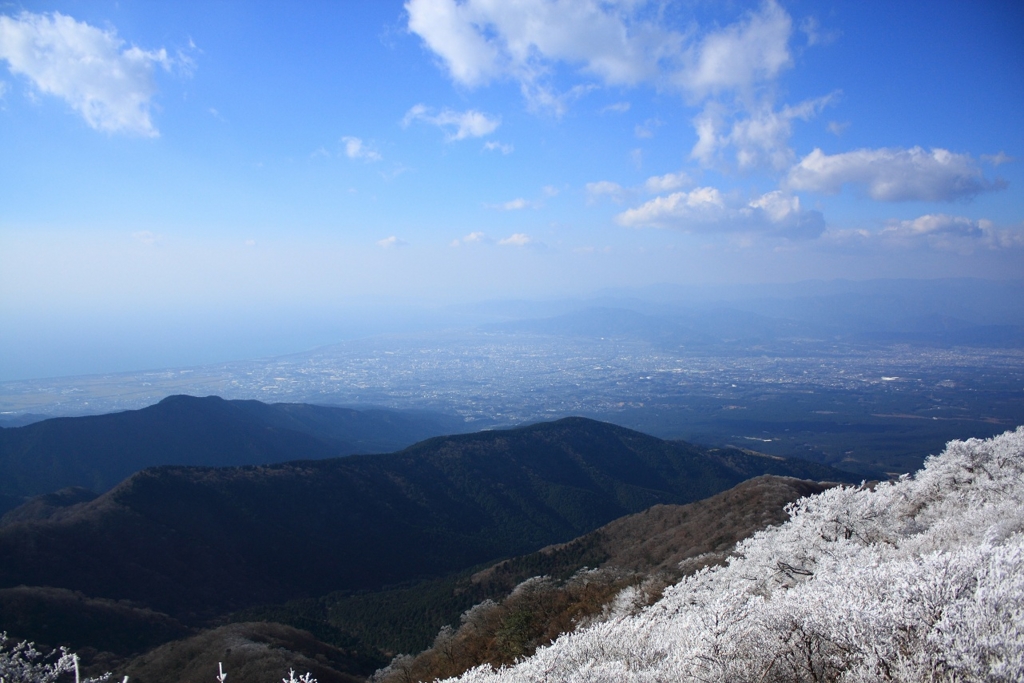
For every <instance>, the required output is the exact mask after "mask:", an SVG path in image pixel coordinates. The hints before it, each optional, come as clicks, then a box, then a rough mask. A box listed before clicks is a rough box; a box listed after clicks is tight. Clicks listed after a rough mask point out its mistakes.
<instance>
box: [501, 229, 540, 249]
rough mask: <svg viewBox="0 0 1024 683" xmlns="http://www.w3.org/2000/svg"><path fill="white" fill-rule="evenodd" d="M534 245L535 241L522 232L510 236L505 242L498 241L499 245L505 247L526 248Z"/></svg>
mask: <svg viewBox="0 0 1024 683" xmlns="http://www.w3.org/2000/svg"><path fill="white" fill-rule="evenodd" d="M533 243H534V242H533V239H531V238H530V237H529V236H528V235H526V234H524V233H521V232H517V233H515V234H513V235H509V236H508V237H506V238H505V239H503V240H498V244H499V245H500V246H503V247H525V246H527V245H529V244H533Z"/></svg>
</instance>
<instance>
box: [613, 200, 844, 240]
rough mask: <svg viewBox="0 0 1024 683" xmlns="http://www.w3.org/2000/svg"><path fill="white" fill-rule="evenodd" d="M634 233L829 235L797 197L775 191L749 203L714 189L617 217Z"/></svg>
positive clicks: (821, 221)
mask: <svg viewBox="0 0 1024 683" xmlns="http://www.w3.org/2000/svg"><path fill="white" fill-rule="evenodd" d="M615 220H616V221H617V222H618V223H619V225H623V226H625V227H631V228H640V227H655V228H675V229H678V230H683V231H685V232H727V231H732V232H762V233H768V234H772V235H775V236H779V237H787V238H793V239H803V238H813V237H817V236H819V235H820V234H821V233H822V231H824V229H825V221H824V219H823V218H822V216H821V214H820V213H818V212H817V211H804V210H803V209H802V208H801V207H800V199H799V198H798V197H795V196H792V195H788V194H786V193H784V192H782V191H781V190H775V191H773V192H768V193H767V194H764V195H761V196H760V197H757V198H755V199H753V200H751V201H748V202H746V203H743V202H740V201H737V200H735V199H734V198H732V197H727V196H726V195H723V194H722V193H721V192H720V191H719V190H718V189H717V188H714V187H698V188H695V189H693V190H691V191H689V192H674V193H672V194H670V195H668V196H662V197H655V198H654V199H652V200H650V201H648V202H645V203H644V204H642V205H640V206H638V207H636V208H633V209H627V210H626V211H623V212H622V213H620V214H619V215H617V216H616V217H615Z"/></svg>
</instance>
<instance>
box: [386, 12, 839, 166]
mask: <svg viewBox="0 0 1024 683" xmlns="http://www.w3.org/2000/svg"><path fill="white" fill-rule="evenodd" d="M405 8H406V11H407V13H408V26H409V30H410V31H411V32H412V33H415V34H416V35H418V36H419V37H420V38H421V39H422V40H423V43H424V45H425V46H426V47H427V48H428V49H429V50H430V51H431V52H432V53H433V54H434V55H436V56H437V57H438V59H439V61H440V64H441V65H442V67H443V68H444V69H445V70H446V71H447V72H448V75H449V76H450V77H451V79H452V80H453V81H454V82H456V83H458V84H460V85H463V86H467V87H476V86H481V85H484V84H487V83H490V82H492V81H495V80H498V79H508V80H512V81H514V82H517V83H518V84H519V86H520V90H521V92H522V94H523V96H524V97H525V99H526V101H527V103H528V105H529V106H530V107H531V108H534V109H545V110H550V111H553V112H555V113H556V114H561V113H562V112H563V111H564V110H565V108H566V106H567V103H568V102H569V101H571V100H572V99H574V98H576V97H579V96H580V95H581V94H583V93H585V92H587V91H589V90H590V89H592V88H594V87H597V86H598V85H602V86H611V87H622V86H627V87H628V86H637V85H640V84H650V85H654V86H655V87H658V88H663V89H666V90H674V91H676V92H679V93H682V94H683V95H684V96H685V97H686V99H687V100H688V101H689V102H690V103H691V104H694V105H699V104H701V103H704V104H705V105H709V106H710V108H709V109H706V110H705V112H704V114H702V116H700V117H698V118H697V119H696V120H695V121H694V125H695V127H696V128H697V131H698V133H699V136H700V138H699V141H698V143H697V146H696V147H694V150H693V154H692V156H693V158H695V159H698V160H700V161H702V162H704V163H707V164H711V163H712V162H713V161H715V160H716V154H717V153H718V152H719V151H720V150H721V149H722V148H724V147H727V146H730V145H734V146H736V147H737V149H738V154H737V158H738V163H739V164H740V166H741V167H743V168H749V167H753V166H757V165H762V164H767V165H770V166H772V167H774V168H777V169H781V168H784V167H786V166H788V165H790V164H791V163H792V161H793V159H792V156H793V155H792V152H791V151H790V150H789V149H788V147H787V141H788V139H789V136H790V133H791V124H792V121H793V120H795V119H806V118H807V117H809V116H810V115H813V113H815V111H816V109H815V107H814V106H811V105H806V106H805V105H798V106H797V107H794V108H782V109H778V108H777V107H776V106H775V103H774V92H773V88H772V87H770V86H771V85H772V84H773V83H774V82H775V81H776V80H777V79H778V77H779V75H780V74H781V73H782V72H783V71H785V70H786V69H788V68H790V67H792V65H793V58H792V55H791V52H790V47H789V44H790V41H791V38H792V36H793V33H794V27H793V21H792V19H791V17H790V16H789V14H788V13H787V12H786V11H785V9H783V8H782V7H781V6H780V5H779V4H778V3H777V2H775V0H765V1H764V2H762V3H761V4H760V6H758V7H757V8H755V9H753V10H750V11H747V12H745V13H744V14H743V15H742V16H740V17H738V18H737V19H736V20H735V21H734V22H732V23H728V24H725V25H724V26H723V25H718V24H715V25H711V26H706V27H702V26H698V25H695V24H691V25H688V26H686V27H685V28H678V27H675V26H673V25H671V24H670V19H669V18H667V17H670V16H671V14H670V13H667V12H664V11H662V9H663V8H661V6H660V4H659V3H654V2H650V1H648V0H622V1H618V2H601V1H599V0H518V1H516V2H496V1H495V0H462V1H458V0H408V1H407V2H406V5H405ZM804 28H805V33H807V35H808V37H809V38H808V39H809V41H810V40H811V36H812V35H813V36H818V35H820V34H819V32H818V31H817V29H816V25H815V24H813V22H811V23H806V22H805V26H804ZM811 29H813V31H812V32H808V31H810V30H811ZM812 42H817V38H815V39H814V41H812ZM566 74H568V77H567V78H566ZM573 80H575V81H576V82H575V84H574V85H571V86H568V85H567V84H566V83H567V82H572V81H573ZM628 109H629V103H628V102H618V103H615V104H612V105H608V106H606V107H604V108H603V109H602V110H601V111H602V112H610V111H611V112H624V111H628ZM733 119H735V122H733ZM653 132H654V129H653V127H652V126H650V125H647V124H644V125H641V126H638V127H637V128H636V134H637V135H638V136H639V137H642V138H643V137H650V136H651V135H652V134H653Z"/></svg>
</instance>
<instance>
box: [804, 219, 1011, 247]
mask: <svg viewBox="0 0 1024 683" xmlns="http://www.w3.org/2000/svg"><path fill="white" fill-rule="evenodd" d="M823 237H824V239H825V240H826V241H828V242H831V243H833V244H836V245H838V246H841V247H843V248H849V247H850V246H853V245H860V246H864V247H874V248H888V249H922V248H926V249H934V250H937V251H948V252H954V253H958V254H965V255H966V254H971V253H973V252H975V251H977V250H979V249H986V250H990V251H995V250H1001V249H1024V225H1022V226H1019V227H1018V228H1016V229H999V228H997V227H995V225H994V224H993V222H992V221H990V220H986V219H984V218H981V219H973V218H967V217H965V216H950V215H947V214H926V215H924V216H919V217H918V218H913V219H909V220H891V221H888V223H886V226H885V227H884V228H883V229H882V230H880V231H878V232H872V231H870V230H864V229H859V230H829V231H828V232H827V233H825V235H824V236H823Z"/></svg>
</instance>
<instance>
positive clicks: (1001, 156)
mask: <svg viewBox="0 0 1024 683" xmlns="http://www.w3.org/2000/svg"><path fill="white" fill-rule="evenodd" d="M2 92H3V91H2V90H0V94H2ZM981 160H982V161H984V162H986V163H989V164H992V165H993V166H1002V165H1003V164H1008V163H1010V162H1012V161H1015V159H1014V158H1013V157H1011V156H1010V155H1009V154H1007V153H1006V152H1003V151H1002V150H1000V151H999V152H997V153H996V154H982V155H981Z"/></svg>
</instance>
